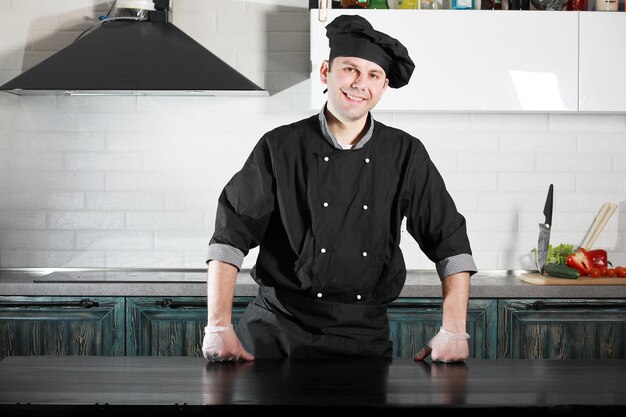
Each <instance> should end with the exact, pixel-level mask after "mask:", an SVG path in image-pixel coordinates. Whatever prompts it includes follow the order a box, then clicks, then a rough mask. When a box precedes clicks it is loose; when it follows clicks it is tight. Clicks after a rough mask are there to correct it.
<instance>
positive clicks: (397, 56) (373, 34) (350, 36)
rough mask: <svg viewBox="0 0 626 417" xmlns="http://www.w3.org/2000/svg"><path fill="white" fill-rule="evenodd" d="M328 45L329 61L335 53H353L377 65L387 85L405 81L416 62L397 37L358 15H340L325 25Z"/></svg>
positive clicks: (395, 85)
mask: <svg viewBox="0 0 626 417" xmlns="http://www.w3.org/2000/svg"><path fill="white" fill-rule="evenodd" d="M326 36H327V37H328V40H329V45H330V56H329V60H331V61H332V60H333V58H336V57H338V56H355V57H358V58H363V59H367V60H368V61H372V62H375V63H377V64H378V65H380V66H381V67H382V68H383V69H384V70H385V73H386V74H387V78H388V79H389V87H392V88H400V87H403V86H405V85H407V84H408V82H409V79H410V78H411V74H413V69H415V64H414V63H413V61H412V60H411V58H410V57H409V53H408V51H407V49H406V48H405V47H404V45H402V44H401V43H400V42H399V41H398V40H397V39H394V38H392V37H391V36H389V35H387V34H385V33H382V32H379V31H377V30H374V28H373V27H372V25H371V24H370V23H369V22H368V21H367V20H365V19H364V18H363V17H361V16H358V15H341V16H338V17H337V18H336V19H335V20H333V21H332V22H330V23H329V24H328V25H327V26H326Z"/></svg>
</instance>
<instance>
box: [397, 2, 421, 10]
mask: <svg viewBox="0 0 626 417" xmlns="http://www.w3.org/2000/svg"><path fill="white" fill-rule="evenodd" d="M419 6H420V2H419V0H398V6H397V7H398V9H419Z"/></svg>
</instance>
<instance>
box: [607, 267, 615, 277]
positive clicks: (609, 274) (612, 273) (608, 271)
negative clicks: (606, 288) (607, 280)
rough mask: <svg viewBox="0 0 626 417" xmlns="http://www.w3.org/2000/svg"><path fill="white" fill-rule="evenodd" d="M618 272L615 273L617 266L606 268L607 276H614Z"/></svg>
mask: <svg viewBox="0 0 626 417" xmlns="http://www.w3.org/2000/svg"><path fill="white" fill-rule="evenodd" d="M616 275H617V274H616V273H615V268H607V270H606V276H607V277H614V276H616Z"/></svg>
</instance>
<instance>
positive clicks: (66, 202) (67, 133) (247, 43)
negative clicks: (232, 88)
mask: <svg viewBox="0 0 626 417" xmlns="http://www.w3.org/2000/svg"><path fill="white" fill-rule="evenodd" d="M173 7H174V9H173V13H172V15H173V21H174V23H175V24H176V25H177V26H178V27H180V28H181V29H182V30H184V31H185V32H187V33H188V34H189V35H191V36H192V37H194V38H195V39H196V40H197V41H198V42H200V43H201V44H203V45H204V46H205V47H207V48H209V49H210V50H211V51H213V52H214V53H215V54H217V55H218V56H220V58H222V59H223V60H224V61H226V62H227V63H229V64H230V65H233V66H234V67H235V68H236V69H238V70H239V71H240V72H241V73H243V74H244V75H245V76H247V77H248V78H250V79H251V80H252V81H254V82H256V83H257V84H259V85H261V86H264V87H265V88H267V89H268V90H269V91H270V92H271V96H270V97H268V98H258V97H256V98H253V97H248V98H212V97H194V98H187V97H184V98H181V97H172V98H167V97H54V96H46V97H22V98H19V97H14V96H10V95H8V94H0V266H2V267H153V268H154V267H163V268H167V267H170V268H180V267H186V268H203V267H204V256H205V253H206V245H207V243H208V240H209V239H210V237H211V233H212V229H213V224H214V217H215V205H216V201H217V197H218V195H219V193H220V191H221V189H222V187H223V185H224V184H225V182H226V181H228V179H230V177H231V176H232V175H233V174H234V173H235V171H236V170H237V169H239V167H240V166H241V164H242V163H243V161H244V160H245V159H246V157H247V156H248V153H249V152H250V150H251V148H252V146H254V144H255V143H256V142H257V140H258V139H259V138H260V136H261V135H262V134H263V133H264V132H265V131H267V130H269V129H272V128H274V127H276V126H278V125H280V124H284V123H288V122H291V121H295V120H298V119H301V118H303V117H306V116H308V115H310V114H312V113H311V110H310V109H309V108H308V103H309V102H310V100H309V94H310V93H309V85H308V82H307V78H308V76H309V49H308V48H309V39H308V36H309V28H308V25H309V23H308V10H307V7H308V1H307V0H254V1H253V0H173ZM107 9H108V2H106V1H104V0H64V1H48V0H19V1H17V0H0V39H2V42H1V43H0V83H4V82H6V81H8V80H9V79H11V78H12V77H14V76H15V75H17V74H19V73H20V72H22V71H23V70H24V69H27V68H29V67H30V66H32V65H34V64H35V63H37V62H39V61H40V60H41V59H43V58H44V57H46V56H49V55H50V54H52V53H53V52H54V51H56V50H58V49H60V48H62V47H63V46H65V45H67V44H69V43H71V42H72V41H73V39H75V37H76V36H78V34H79V33H80V32H82V31H83V30H84V29H85V28H87V27H89V25H90V24H91V22H93V21H94V20H93V19H94V18H95V17H96V16H98V15H99V14H102V13H103V12H105V11H106V10H107ZM375 117H377V118H378V119H379V120H381V121H382V122H384V123H386V124H390V125H393V126H395V127H398V128H401V129H404V130H406V131H407V132H409V133H411V134H412V135H414V136H416V137H419V138H420V139H421V140H422V141H423V142H424V144H425V145H426V147H427V149H428V151H429V153H430V154H431V156H432V158H433V160H434V161H435V163H436V164H437V166H438V168H439V170H440V171H441V173H442V175H443V177H444V179H445V181H446V184H447V185H448V188H449V190H450V192H451V193H452V195H453V196H454V198H455V201H456V203H457V206H458V208H459V210H460V211H461V212H462V213H463V214H464V215H465V217H466V219H467V225H468V230H469V233H470V240H471V242H472V246H473V250H474V254H475V258H476V260H477V263H478V266H479V267H480V268H481V269H518V268H524V267H528V266H529V264H528V259H527V258H528V252H529V250H530V249H531V248H533V247H534V246H535V241H536V237H537V223H538V222H539V221H541V220H543V218H542V216H541V211H542V209H543V204H544V201H545V196H546V192H547V188H548V184H549V183H551V182H552V183H554V184H555V192H556V194H555V213H554V230H553V235H552V236H553V239H552V241H553V242H554V243H561V242H570V243H574V244H578V243H580V241H581V240H582V239H583V237H584V235H585V233H586V231H587V229H588V228H589V226H590V225H591V223H592V221H593V219H594V217H595V215H596V213H597V211H598V210H599V208H600V206H601V205H602V203H603V202H605V201H613V202H619V203H620V208H619V211H618V213H617V214H616V215H615V216H614V217H613V218H612V219H611V221H610V223H609V224H608V225H607V227H606V229H605V231H604V232H603V234H602V235H601V236H600V238H599V239H598V241H597V244H596V246H598V247H603V248H606V249H607V250H609V252H610V254H611V257H612V260H613V262H614V263H617V264H622V265H626V214H625V211H626V116H625V115H623V114H589V115H580V114H544V113H533V114H485V113H481V114H468V113H464V114H462V113H454V114H436V113H434V114H433V113H428V114H422V113H406V112H398V113H384V112H375ZM403 237H404V239H403V242H402V248H403V249H404V250H405V258H406V261H407V265H408V267H410V268H425V269H432V268H433V265H432V262H431V261H430V260H428V259H427V258H426V257H425V256H424V255H423V254H422V253H421V251H420V249H419V247H418V245H417V244H416V243H415V242H414V241H413V240H412V239H411V237H410V236H409V235H408V233H407V232H406V231H405V232H403ZM256 253H257V250H256V249H255V250H252V251H251V253H250V255H249V256H248V257H247V258H246V261H245V264H244V265H245V266H247V267H250V266H252V265H253V264H254V259H255V258H256Z"/></svg>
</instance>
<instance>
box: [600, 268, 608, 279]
mask: <svg viewBox="0 0 626 417" xmlns="http://www.w3.org/2000/svg"><path fill="white" fill-rule="evenodd" d="M608 269H609V268H607V267H606V266H603V267H602V268H600V276H601V277H605V276H606V274H607V273H608Z"/></svg>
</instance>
